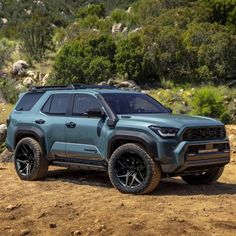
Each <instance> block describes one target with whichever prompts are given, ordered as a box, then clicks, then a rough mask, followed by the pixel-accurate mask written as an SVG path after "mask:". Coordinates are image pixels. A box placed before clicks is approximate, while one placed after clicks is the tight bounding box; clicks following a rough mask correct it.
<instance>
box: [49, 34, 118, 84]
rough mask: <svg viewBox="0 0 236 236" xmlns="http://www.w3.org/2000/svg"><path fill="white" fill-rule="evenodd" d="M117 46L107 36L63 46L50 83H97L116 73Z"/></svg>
mask: <svg viewBox="0 0 236 236" xmlns="http://www.w3.org/2000/svg"><path fill="white" fill-rule="evenodd" d="M115 50H116V46H115V43H114V42H113V40H112V39H111V38H110V37H108V36H106V35H101V36H99V37H95V38H90V39H89V40H77V41H74V42H72V43H69V44H67V45H65V46H63V47H62V49H61V50H60V52H59V53H58V55H57V56H56V59H55V64H54V70H53V73H52V74H51V79H50V80H49V83H51V84H71V83H88V84H92V83H97V82H101V81H103V80H106V79H108V78H110V77H111V76H112V74H114V73H115V67H114V55H115Z"/></svg>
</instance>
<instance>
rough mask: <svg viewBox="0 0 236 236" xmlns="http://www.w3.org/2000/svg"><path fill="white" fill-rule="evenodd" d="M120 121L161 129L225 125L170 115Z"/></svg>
mask: <svg viewBox="0 0 236 236" xmlns="http://www.w3.org/2000/svg"><path fill="white" fill-rule="evenodd" d="M119 118H120V119H129V120H131V121H137V122H145V123H150V124H153V125H157V126H160V127H174V128H181V127H183V126H217V125H223V124H222V123H221V122H220V121H218V120H215V119H212V118H208V117H203V116H190V115H175V114H169V113H162V114H134V115H128V114H127V115H121V116H119Z"/></svg>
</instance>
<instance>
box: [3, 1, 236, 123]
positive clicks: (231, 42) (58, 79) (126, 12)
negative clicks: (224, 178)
mask: <svg viewBox="0 0 236 236" xmlns="http://www.w3.org/2000/svg"><path fill="white" fill-rule="evenodd" d="M16 45H20V47H17V48H20V53H21V55H23V58H27V61H28V62H30V64H33V65H35V64H36V63H37V64H38V63H40V61H42V60H43V61H46V60H51V61H50V63H53V64H54V66H53V69H52V71H51V73H50V79H49V80H48V83H49V84H70V83H99V82H101V81H107V80H108V79H109V78H119V79H121V80H122V79H126V80H134V81H136V82H137V83H138V84H139V85H146V86H149V87H153V86H159V87H162V88H165V89H166V88H168V89H169V90H166V91H164V90H162V89H159V90H158V92H157V91H152V92H151V94H152V95H154V96H157V97H158V98H159V99H160V100H161V101H162V102H164V103H165V104H166V103H167V105H170V106H172V107H174V110H175V112H187V113H194V114H201V115H209V116H212V117H217V118H220V119H221V120H223V121H225V122H227V120H228V121H235V103H234V102H233V101H234V99H235V90H230V89H227V88H226V87H222V85H224V84H226V83H227V82H228V81H230V80H233V79H235V78H236V69H235V68H236V1H235V0H227V1H223V0H178V1H175V0H114V1H108V0H96V1H95V0H89V1H88V0H79V1H73V0H67V1H66V0H52V1H29V0H24V1H20V3H19V1H15V0H3V1H1V4H0V68H3V67H4V66H5V64H6V60H7V59H9V57H10V54H11V53H12V51H13V50H14V49H15V48H16ZM52 55H53V58H52ZM54 56H55V58H54ZM51 58H52V59H51ZM6 81H7V82H6ZM14 82H15V81H14V80H10V79H7V80H0V86H2V88H3V87H4V89H3V90H4V93H5V95H6V97H7V98H8V101H11V102H14V101H15V99H16V95H17V94H18V93H19V91H15V90H14V89H10V88H11V87H14V86H13V85H14ZM189 84H191V87H196V86H197V87H200V88H196V91H194V92H193V91H192V90H191V89H187V92H186V90H184V92H183V93H180V92H179V91H178V90H180V88H186V87H189ZM204 86H207V88H202V87H204ZM216 86H217V88H221V92H217V91H216V89H215V88H214V87H216ZM218 86H220V87H218ZM159 93H160V94H161V96H159V95H157V94H159ZM167 93H168V94H167ZM188 93H190V94H192V95H191V96H190V95H188ZM226 96H227V98H225V97H226ZM168 103H171V104H168ZM222 104H223V105H222Z"/></svg>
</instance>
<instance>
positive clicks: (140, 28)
mask: <svg viewBox="0 0 236 236" xmlns="http://www.w3.org/2000/svg"><path fill="white" fill-rule="evenodd" d="M140 30H142V27H138V28H136V29H134V30H132V33H136V32H138V31H140Z"/></svg>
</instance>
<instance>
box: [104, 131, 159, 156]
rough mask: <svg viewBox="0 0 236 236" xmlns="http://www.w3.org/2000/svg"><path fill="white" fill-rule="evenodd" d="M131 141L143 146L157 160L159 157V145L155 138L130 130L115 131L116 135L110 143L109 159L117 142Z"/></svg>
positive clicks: (108, 148)
mask: <svg viewBox="0 0 236 236" xmlns="http://www.w3.org/2000/svg"><path fill="white" fill-rule="evenodd" d="M120 140H122V141H126V140H127V141H131V142H136V143H140V144H142V145H143V146H144V147H145V148H146V150H147V151H148V153H150V154H151V155H152V156H153V157H154V158H155V159H156V158H157V157H158V151H157V144H156V142H155V141H154V140H153V138H152V137H151V136H149V135H147V134H146V133H142V132H138V131H129V130H119V131H115V134H114V135H113V136H112V138H111V139H110V140H109V142H108V147H107V157H108V159H109V158H110V156H111V155H112V150H113V146H114V145H115V143H116V142H117V141H120Z"/></svg>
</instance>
